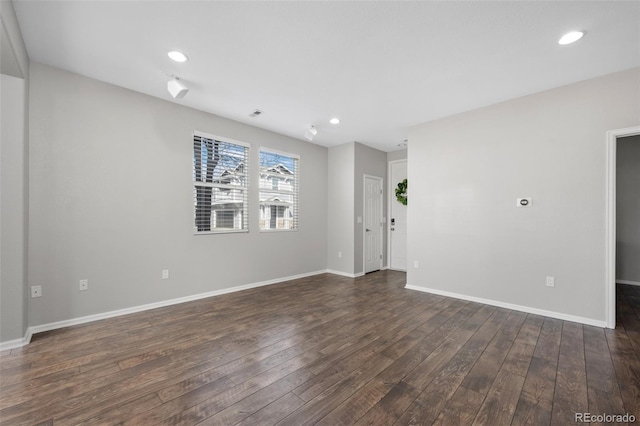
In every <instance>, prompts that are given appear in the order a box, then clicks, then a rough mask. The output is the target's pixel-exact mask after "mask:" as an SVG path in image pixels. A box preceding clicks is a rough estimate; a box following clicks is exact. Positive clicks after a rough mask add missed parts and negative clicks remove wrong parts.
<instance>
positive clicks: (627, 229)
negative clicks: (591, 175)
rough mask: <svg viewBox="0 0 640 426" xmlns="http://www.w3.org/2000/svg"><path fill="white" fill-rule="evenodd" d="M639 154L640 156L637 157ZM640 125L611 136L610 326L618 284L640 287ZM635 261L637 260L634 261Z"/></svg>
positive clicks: (609, 140)
mask: <svg viewBox="0 0 640 426" xmlns="http://www.w3.org/2000/svg"><path fill="white" fill-rule="evenodd" d="M636 155H638V157H636ZM636 158H637V159H640V126H637V127H631V128H626V129H619V130H613V131H610V132H608V133H607V210H606V211H607V214H606V222H607V223H606V224H607V231H606V232H607V246H606V256H607V258H606V278H607V295H606V296H607V297H606V300H607V306H606V307H607V327H608V328H615V326H616V284H617V283H620V284H623V285H629V284H639V285H640V266H638V263H639V262H638V261H637V259H638V258H640V253H638V247H639V246H640V224H639V223H638V222H637V221H638V220H639V219H638V218H639V217H640V213H639V210H638V209H639V207H638V205H639V204H638V203H639V201H638V197H640V195H639V191H638V189H637V188H638V186H637V181H636V180H637V179H639V175H638V170H640V164H639V163H636V161H639V160H637V159H636ZM632 259H635V261H634V260H632Z"/></svg>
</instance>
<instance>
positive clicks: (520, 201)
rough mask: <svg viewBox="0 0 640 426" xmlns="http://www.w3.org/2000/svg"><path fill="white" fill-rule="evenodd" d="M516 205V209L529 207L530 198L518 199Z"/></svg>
mask: <svg viewBox="0 0 640 426" xmlns="http://www.w3.org/2000/svg"><path fill="white" fill-rule="evenodd" d="M516 205H517V206H518V207H531V198H518V199H517V200H516Z"/></svg>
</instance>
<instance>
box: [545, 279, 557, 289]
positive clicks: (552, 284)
mask: <svg viewBox="0 0 640 426" xmlns="http://www.w3.org/2000/svg"><path fill="white" fill-rule="evenodd" d="M555 286H556V278H555V277H547V287H555Z"/></svg>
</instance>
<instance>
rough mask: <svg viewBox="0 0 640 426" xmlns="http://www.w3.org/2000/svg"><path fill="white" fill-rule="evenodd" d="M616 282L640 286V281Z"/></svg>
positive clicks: (617, 282)
mask: <svg viewBox="0 0 640 426" xmlns="http://www.w3.org/2000/svg"><path fill="white" fill-rule="evenodd" d="M616 284H627V285H637V286H640V281H629V280H616Z"/></svg>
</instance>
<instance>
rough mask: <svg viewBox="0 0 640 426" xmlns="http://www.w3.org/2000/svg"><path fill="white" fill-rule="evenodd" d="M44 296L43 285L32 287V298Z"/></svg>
mask: <svg viewBox="0 0 640 426" xmlns="http://www.w3.org/2000/svg"><path fill="white" fill-rule="evenodd" d="M41 296H42V286H41V285H32V286H31V297H32V298H36V297H41Z"/></svg>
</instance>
